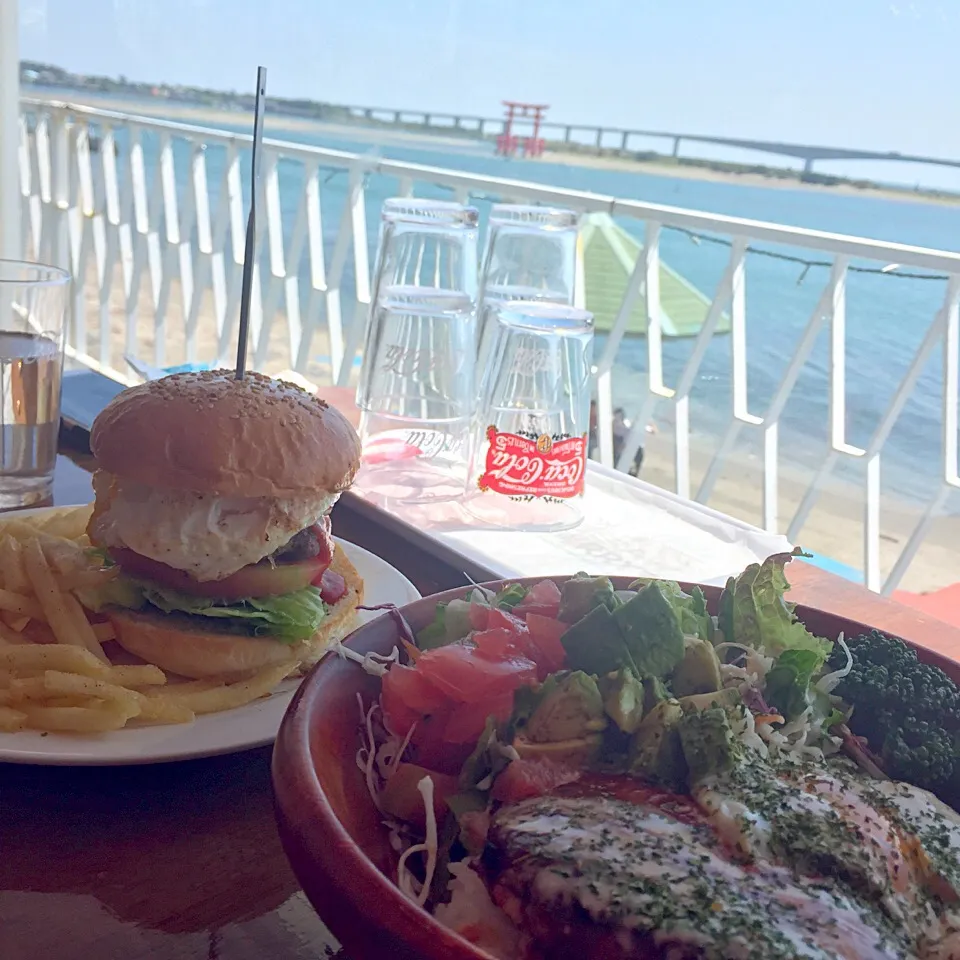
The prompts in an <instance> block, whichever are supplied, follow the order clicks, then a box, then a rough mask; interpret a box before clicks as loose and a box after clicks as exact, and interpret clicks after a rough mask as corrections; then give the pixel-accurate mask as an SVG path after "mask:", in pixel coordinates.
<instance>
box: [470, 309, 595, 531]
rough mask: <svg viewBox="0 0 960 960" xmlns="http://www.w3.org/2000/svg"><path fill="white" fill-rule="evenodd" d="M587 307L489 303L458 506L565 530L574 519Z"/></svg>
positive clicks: (579, 508)
mask: <svg viewBox="0 0 960 960" xmlns="http://www.w3.org/2000/svg"><path fill="white" fill-rule="evenodd" d="M592 363H593V315H592V314H590V313H588V312H587V311H586V310H579V309H577V308H576V307H571V306H568V305H565V304H551V303H531V302H512V303H506V304H502V305H501V306H500V307H499V308H498V309H497V311H496V316H495V327H494V329H493V331H492V339H491V352H490V360H489V366H488V368H487V370H486V371H485V375H484V377H483V378H482V396H481V401H480V407H479V410H478V414H477V417H476V419H475V421H474V434H473V438H472V442H471V445H470V446H471V449H470V467H469V478H468V488H467V499H466V500H465V503H464V506H465V507H466V509H467V511H468V512H469V513H470V514H471V515H472V516H474V517H475V518H476V519H478V520H481V521H483V522H484V523H485V524H488V525H492V526H498V527H509V528H511V529H515V530H544V531H547V530H566V529H570V528H571V527H575V526H577V524H579V523H580V522H581V521H582V520H583V494H584V487H585V481H586V465H587V443H588V434H589V429H590V422H589V421H590V376H591V365H592Z"/></svg>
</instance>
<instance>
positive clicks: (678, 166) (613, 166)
mask: <svg viewBox="0 0 960 960" xmlns="http://www.w3.org/2000/svg"><path fill="white" fill-rule="evenodd" d="M539 159H540V160H541V161H543V162H545V163H564V164H568V165H570V166H578V167H591V168H593V169H598V170H619V171H623V172H626V173H645V174H648V175H650V176H657V177H675V178H676V179H678V180H701V181H707V182H709V183H738V184H741V185H743V186H745V187H769V188H771V189H774V190H814V191H816V192H817V193H831V194H840V195H843V196H848V197H874V198H877V199H883V200H899V201H901V202H904V203H925V204H936V205H939V206H948V207H952V206H956V205H957V204H960V194H951V193H948V192H946V191H944V192H943V193H937V194H932V193H925V192H923V191H919V192H917V191H913V190H910V189H909V188H907V187H904V188H902V189H898V188H897V187H886V186H883V185H881V184H871V185H870V186H862V187H861V186H856V185H855V184H853V183H851V182H841V183H835V184H822V183H805V182H804V181H802V180H801V179H800V178H799V176H796V177H790V176H784V177H774V176H766V175H764V174H761V173H753V172H751V171H748V170H744V171H743V172H739V171H737V170H736V169H730V170H714V169H711V168H709V167H707V166H699V165H696V164H692V163H691V164H682V163H671V162H669V161H668V160H667V159H666V158H664V159H663V160H634V159H631V158H629V157H612V156H596V155H592V154H589V153H581V152H580V151H571V152H569V153H568V152H565V151H562V150H546V151H544V153H543V156H542V157H540V158H539ZM534 162H535V161H534Z"/></svg>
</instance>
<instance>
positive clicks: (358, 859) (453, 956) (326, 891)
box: [273, 577, 960, 960]
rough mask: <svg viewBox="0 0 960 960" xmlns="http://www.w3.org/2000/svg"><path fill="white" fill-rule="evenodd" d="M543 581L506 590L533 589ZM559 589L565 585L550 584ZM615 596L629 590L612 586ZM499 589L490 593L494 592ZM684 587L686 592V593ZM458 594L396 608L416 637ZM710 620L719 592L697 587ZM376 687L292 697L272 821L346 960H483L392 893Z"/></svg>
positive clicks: (331, 681) (838, 621)
mask: <svg viewBox="0 0 960 960" xmlns="http://www.w3.org/2000/svg"><path fill="white" fill-rule="evenodd" d="M544 579H547V578H545V577H531V578H527V579H526V580H523V579H521V580H513V581H507V582H513V583H517V582H519V583H526V584H534V583H538V582H539V581H541V580H544ZM551 579H553V580H554V582H556V583H557V584H560V585H562V584H563V582H564V581H565V580H567V579H568V578H567V577H553V578H551ZM611 579H612V580H613V582H614V585H615V586H616V587H617V589H625V588H626V587H627V586H628V584H629V583H630V579H629V578H626V577H613V578H611ZM502 585H503V584H502V583H491V584H488V585H487V586H489V587H490V588H491V589H493V590H497V589H498V588H499V587H500V586H502ZM686 586H687V587H688V588H689V585H686ZM472 589H473V588H472V587H465V588H462V589H458V590H450V591H447V592H446V593H441V594H436V595H435V596H432V597H425V598H424V599H422V600H418V601H417V602H416V603H411V604H409V605H408V606H406V607H403V608H402V610H403V615H404V616H405V617H406V619H407V621H408V622H409V624H410V626H411V627H412V628H413V630H414V632H417V631H419V630H421V629H422V628H423V627H425V626H426V625H427V624H429V623H430V622H431V621H432V620H433V615H434V610H435V608H436V605H437V603H438V602H441V601H446V600H452V599H453V598H455V597H461V596H463V595H464V594H466V593H468V592H469V591H470V590H472ZM702 589H703V591H704V593H705V594H706V596H707V600H708V602H709V603H710V605H711V607H712V609H713V611H714V612H716V603H717V600H718V599H719V596H720V589H719V588H718V587H709V586H705V587H702ZM797 615H798V616H799V618H800V619H801V620H802V621H803V622H804V623H805V624H806V625H807V626H808V627H809V628H810V630H812V631H813V632H814V633H816V634H818V635H819V636H823V637H828V638H830V639H833V638H835V637H836V636H837V634H839V633H840V632H841V631H842V632H843V633H844V635H846V636H856V635H857V634H860V633H862V632H864V631H865V630H867V629H869V628H868V627H867V626H866V625H864V624H861V623H857V622H856V621H853V620H847V619H845V618H843V617H837V616H833V615H831V614H828V613H824V612H823V611H822V610H816V609H813V608H811V607H804V606H799V607H798V608H797ZM398 641H399V635H398V633H397V629H396V625H395V623H394V620H393V619H392V618H391V617H389V616H382V617H378V618H377V619H376V620H372V621H370V622H369V623H366V624H364V625H363V626H362V627H360V629H359V630H357V631H356V632H354V633H353V634H352V635H351V636H350V638H349V639H348V641H347V643H348V644H349V646H350V647H351V648H352V649H353V650H356V651H357V652H358V653H362V654H366V653H381V654H386V653H389V652H390V650H391V649H392V648H393V647H394V646H396V645H397V643H398ZM921 659H923V660H925V661H926V662H928V663H933V664H936V665H937V666H939V667H942V668H943V669H944V670H946V672H947V673H948V674H949V675H950V676H951V677H952V678H953V679H954V680H956V681H957V682H960V666H958V665H957V664H956V663H954V662H953V661H950V660H947V659H946V658H945V657H941V656H940V655H939V654H936V653H933V652H931V651H928V650H922V651H921ZM378 688H379V680H378V679H377V678H375V677H371V676H370V675H368V674H367V673H365V672H364V671H363V670H362V669H361V668H360V667H359V665H358V664H356V663H353V662H351V661H347V660H342V659H340V658H339V657H333V656H331V657H327V658H326V659H324V660H322V661H321V662H320V663H319V664H318V665H317V666H316V667H315V668H314V670H313V671H312V672H311V673H310V675H309V676H308V677H307V678H306V680H304V682H303V684H302V685H301V687H300V690H299V692H298V693H297V695H296V696H295V697H294V699H293V701H292V703H291V704H290V707H289V709H288V710H287V713H286V716H285V717H284V720H283V724H282V726H281V728H280V733H279V735H278V737H277V742H276V746H275V748H274V752H273V785H274V793H275V803H276V813H277V821H278V823H279V827H280V837H281V840H282V842H283V847H284V850H285V851H286V854H287V857H288V858H289V860H290V863H291V865H292V866H293V871H294V873H295V874H296V876H297V879H298V880H299V882H300V885H301V886H302V887H303V890H304V892H305V893H306V895H307V897H308V898H309V900H310V902H311V904H313V907H314V909H315V910H316V911H317V913H318V914H319V915H320V917H321V919H322V920H323V922H324V923H325V924H326V925H327V926H328V927H329V928H330V930H331V931H332V932H333V934H334V935H335V936H336V937H337V939H339V941H340V943H341V944H342V945H343V947H344V949H345V950H346V953H347V956H348V957H349V958H350V960H388V958H389V960H483V958H486V957H487V954H485V953H482V952H481V951H479V950H477V949H476V948H475V947H474V946H472V945H471V944H469V943H468V942H467V941H466V940H464V939H462V938H461V937H459V936H457V935H456V934H454V933H452V932H451V931H449V930H448V929H447V928H446V927H444V926H442V925H441V924H439V923H438V922H437V921H436V920H434V918H433V917H432V916H431V915H430V914H428V913H427V912H426V911H425V910H422V909H420V908H419V907H417V906H415V905H414V904H413V903H412V902H411V901H409V900H408V899H407V898H406V897H404V896H403V895H402V894H401V893H400V891H399V890H398V889H397V887H396V885H395V884H394V877H395V876H396V873H395V864H396V860H397V856H396V854H395V853H394V851H393V850H391V848H390V846H389V843H388V842H387V832H386V830H385V829H384V827H383V825H382V823H381V818H380V816H379V814H378V813H377V810H376V807H374V805H373V802H372V800H371V799H370V795H369V794H368V792H367V788H366V785H365V783H364V779H363V775H362V774H361V772H360V770H359V768H358V767H357V764H356V754H357V750H358V749H359V747H360V736H359V729H360V706H359V704H358V702H357V695H358V694H359V695H360V696H361V697H362V698H363V701H364V703H367V704H368V703H369V702H370V701H371V700H372V699H373V698H375V697H376V696H377V691H378Z"/></svg>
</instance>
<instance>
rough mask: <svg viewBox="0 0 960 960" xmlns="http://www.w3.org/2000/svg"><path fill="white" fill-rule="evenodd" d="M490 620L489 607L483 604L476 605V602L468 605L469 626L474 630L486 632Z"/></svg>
mask: <svg viewBox="0 0 960 960" xmlns="http://www.w3.org/2000/svg"><path fill="white" fill-rule="evenodd" d="M489 619H490V607H488V606H487V605H486V604H485V603H478V602H477V601H476V600H473V601H471V603H470V626H471V627H473V629H474V630H486V629H487V622H488V620H489Z"/></svg>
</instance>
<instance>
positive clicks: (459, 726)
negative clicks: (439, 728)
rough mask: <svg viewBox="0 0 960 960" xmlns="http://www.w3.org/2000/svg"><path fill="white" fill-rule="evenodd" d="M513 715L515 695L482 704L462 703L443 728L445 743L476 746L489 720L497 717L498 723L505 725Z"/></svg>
mask: <svg viewBox="0 0 960 960" xmlns="http://www.w3.org/2000/svg"><path fill="white" fill-rule="evenodd" d="M511 713H513V693H512V692H510V693H506V694H503V695H501V696H499V697H497V698H496V699H495V700H484V701H481V702H480V703H461V704H459V705H458V706H456V707H454V709H453V711H452V712H451V713H450V717H449V719H448V720H447V722H446V725H445V726H444V728H443V739H444V742H445V743H469V744H471V745H475V744H476V742H477V740H478V739H479V738H480V734H481V733H483V729H484V727H485V726H486V725H487V720H488V718H490V717H496V720H497V723H505V722H506V721H507V720H509V719H510V714H511Z"/></svg>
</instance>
